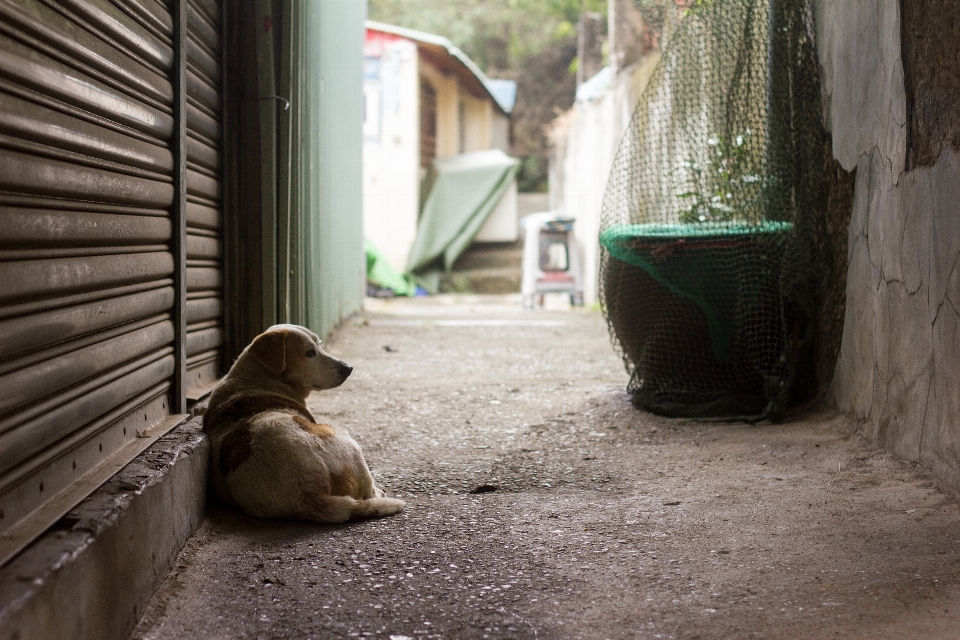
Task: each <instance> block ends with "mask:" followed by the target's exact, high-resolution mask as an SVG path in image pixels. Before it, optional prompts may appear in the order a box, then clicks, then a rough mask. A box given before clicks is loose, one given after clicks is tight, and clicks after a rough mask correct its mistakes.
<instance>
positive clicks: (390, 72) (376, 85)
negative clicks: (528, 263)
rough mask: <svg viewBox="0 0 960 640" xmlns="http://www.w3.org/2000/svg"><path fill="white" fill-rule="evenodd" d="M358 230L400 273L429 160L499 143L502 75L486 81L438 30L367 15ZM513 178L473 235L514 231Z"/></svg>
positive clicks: (507, 105)
mask: <svg viewBox="0 0 960 640" xmlns="http://www.w3.org/2000/svg"><path fill="white" fill-rule="evenodd" d="M364 61H365V68H364V104H365V106H364V122H363V139H364V148H363V228H364V236H365V237H366V238H367V239H368V240H369V241H370V242H372V243H373V245H374V246H375V247H377V249H379V250H380V252H381V253H382V254H383V256H384V258H385V259H386V260H387V261H388V262H389V263H390V264H391V266H393V267H394V268H395V269H397V270H398V271H400V272H403V271H405V270H406V267H407V257H408V255H409V252H410V248H411V246H412V245H413V242H414V238H415V237H416V233H417V219H418V214H419V211H420V203H421V197H422V195H425V194H421V192H420V185H421V181H422V179H423V177H424V176H425V175H426V170H427V168H429V166H430V163H431V162H432V161H433V159H434V158H444V157H448V156H454V155H458V154H461V153H468V152H471V151H484V150H487V149H501V150H503V151H504V152H506V151H507V150H508V148H509V143H510V140H509V131H510V115H509V114H510V110H511V109H512V108H513V102H514V98H515V95H516V84H515V83H513V82H511V81H504V80H490V79H488V78H486V76H484V74H483V72H482V71H480V69H479V68H478V67H477V66H476V65H475V64H474V63H473V61H471V60H470V58H468V57H467V56H466V55H465V54H464V53H463V52H462V51H460V49H458V48H457V47H455V46H453V44H452V43H451V42H450V41H449V40H447V39H446V38H444V37H441V36H436V35H432V34H429V33H424V32H422V31H414V30H412V29H405V28H402V27H396V26H392V25H386V24H381V23H378V22H371V21H368V22H367V23H366V40H365V45H364ZM516 201H517V191H516V184H515V183H514V185H513V186H512V187H511V188H510V189H509V190H508V191H507V193H506V195H504V196H503V199H502V200H501V202H500V205H499V206H498V207H497V209H495V210H494V212H493V213H492V214H491V215H490V218H489V219H488V221H487V224H486V225H485V226H484V227H483V228H482V229H481V230H480V232H479V233H478V234H477V236H476V238H475V240H476V241H481V242H482V241H507V242H509V241H513V240H515V239H516V237H517V235H516V234H517V224H516V220H517V213H516Z"/></svg>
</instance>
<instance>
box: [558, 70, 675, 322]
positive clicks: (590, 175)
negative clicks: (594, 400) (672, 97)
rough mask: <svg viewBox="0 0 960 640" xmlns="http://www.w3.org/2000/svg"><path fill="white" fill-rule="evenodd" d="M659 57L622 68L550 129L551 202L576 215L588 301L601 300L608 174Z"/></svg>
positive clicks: (584, 287)
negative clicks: (602, 224)
mask: <svg viewBox="0 0 960 640" xmlns="http://www.w3.org/2000/svg"><path fill="white" fill-rule="evenodd" d="M657 58H658V57H657V56H650V57H648V58H646V59H644V60H643V61H641V62H640V63H639V64H637V65H633V66H631V67H628V68H626V69H623V70H622V71H620V72H619V73H618V74H616V75H615V76H614V77H613V79H612V80H611V81H610V84H609V85H608V87H607V89H606V91H605V92H603V93H602V95H600V96H598V97H596V98H595V99H592V100H582V101H578V102H577V103H576V104H575V105H574V108H573V110H572V111H570V112H569V113H567V114H565V115H564V116H563V122H562V124H560V126H559V127H558V128H556V129H555V130H554V131H553V133H552V134H551V141H552V143H553V146H554V153H553V154H552V156H551V158H550V165H551V166H550V208H551V209H553V210H556V211H560V212H562V213H564V214H565V215H568V216H571V217H573V218H576V223H575V225H574V230H575V232H576V235H577V238H578V240H579V242H580V246H581V249H582V253H581V255H582V258H583V262H582V265H583V297H584V304H586V305H592V304H594V303H596V302H597V283H598V278H599V257H600V243H599V240H598V238H599V237H600V212H601V209H602V208H603V193H604V191H605V190H606V188H607V179H608V178H609V177H610V169H611V168H612V167H613V159H614V157H615V156H616V154H617V149H618V148H619V146H620V138H621V137H623V132H624V131H625V130H626V128H627V125H628V124H629V122H630V118H631V116H632V115H633V111H634V108H635V107H636V104H637V99H638V97H639V95H640V92H642V91H643V88H644V87H646V84H647V82H648V81H649V79H650V75H651V73H652V72H653V69H654V67H655V66H656V62H657Z"/></svg>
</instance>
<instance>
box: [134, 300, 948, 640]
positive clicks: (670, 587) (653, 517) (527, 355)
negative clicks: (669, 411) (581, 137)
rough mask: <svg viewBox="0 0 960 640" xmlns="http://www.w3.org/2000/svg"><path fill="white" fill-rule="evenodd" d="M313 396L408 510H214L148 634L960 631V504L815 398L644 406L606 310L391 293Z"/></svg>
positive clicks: (333, 343) (337, 345)
mask: <svg viewBox="0 0 960 640" xmlns="http://www.w3.org/2000/svg"><path fill="white" fill-rule="evenodd" d="M328 348H329V349H330V350H331V351H332V352H333V353H335V354H336V355H338V356H340V357H342V358H344V359H345V360H346V361H347V362H349V363H350V364H352V365H353V366H354V373H353V376H352V377H351V378H350V379H349V380H348V381H347V382H346V383H345V384H344V385H343V386H342V387H340V388H338V389H335V390H333V391H327V392H323V393H318V394H315V395H314V396H312V397H311V398H310V407H311V409H312V410H313V411H314V414H315V415H316V416H317V418H318V420H321V421H324V422H331V423H335V424H338V425H339V426H342V427H345V428H347V429H348V430H349V431H350V433H351V434H352V435H353V436H354V437H355V438H356V439H357V440H358V441H359V442H360V444H361V446H362V447H363V448H364V452H365V454H366V456H367V460H368V462H369V464H370V466H371V468H372V470H373V473H374V476H375V478H376V479H377V481H378V483H379V484H380V485H381V486H382V487H384V488H385V489H386V490H387V492H388V494H392V495H396V496H399V497H402V498H404V499H405V500H407V505H408V506H407V510H406V511H405V512H404V513H403V514H401V515H399V516H395V517H392V518H387V519H383V520H377V521H371V522H364V523H357V524H350V525H343V526H319V525H312V524H308V523H298V522H276V521H266V520H258V519H255V518H250V517H247V516H244V515H242V514H240V513H237V512H233V511H229V510H227V509H223V508H220V507H217V506H216V505H212V506H211V509H210V512H209V515H208V517H207V520H206V522H205V523H204V524H203V526H202V527H201V528H200V530H199V531H198V532H197V534H196V535H195V536H194V537H193V538H192V539H191V540H190V541H189V542H188V544H187V546H186V547H185V549H184V550H183V552H182V553H181V555H180V558H179V561H178V564H177V566H176V568H175V569H174V571H173V572H172V573H171V574H170V575H169V576H168V577H167V579H166V581H165V582H164V583H163V585H162V586H161V588H160V589H159V591H158V592H157V593H156V595H155V596H154V598H153V600H152V602H151V604H150V606H149V608H148V610H147V612H146V614H145V615H144V617H143V619H142V620H141V622H140V625H139V626H138V627H137V629H136V630H135V631H134V633H133V635H132V638H145V639H146V638H156V639H160V638H178V639H179V638H183V639H199V638H349V637H360V638H367V637H371V638H383V639H387V638H391V639H392V640H407V639H412V638H447V639H458V638H544V639H547V638H564V639H565V638H590V639H593V638H597V639H604V638H610V639H614V638H701V639H707V638H750V637H758V638H784V639H787V638H789V639H795V638H833V637H842V638H871V639H873V638H897V639H900V638H960V509H958V500H957V496H956V495H951V494H950V493H948V492H945V491H943V490H941V489H939V488H938V487H937V485H936V483H935V482H934V481H933V480H932V479H931V477H930V476H928V475H927V474H925V473H924V471H923V469H919V468H916V467H914V466H912V465H909V464H905V463H903V462H900V461H898V460H896V459H894V458H892V457H891V456H889V455H888V454H886V453H883V452H880V451H876V450H874V449H871V448H869V447H867V446H866V445H865V444H864V443H863V442H862V441H861V440H860V439H859V438H858V437H857V435H856V425H853V424H851V423H849V422H848V421H847V420H845V419H844V418H842V417H839V416H837V415H835V414H832V413H829V412H827V411H824V410H811V411H807V412H806V413H803V414H801V415H797V416H794V417H792V418H791V419H789V420H787V421H786V422H784V423H782V424H778V425H769V424H766V425H756V426H752V425H744V424H722V423H708V422H697V421H684V420H671V419H665V418H659V417H657V416H653V415H650V414H647V413H644V412H640V411H637V410H635V409H633V408H632V406H631V405H630V404H629V401H628V398H627V396H626V394H625V392H624V390H623V389H624V386H625V384H626V381H627V376H626V374H625V373H624V371H623V367H622V365H621V363H620V361H619V359H618V358H617V357H616V356H615V355H614V353H613V351H612V349H611V347H610V344H609V340H608V338H607V333H606V325H605V324H604V322H603V318H602V317H601V315H600V314H599V313H598V312H589V311H566V312H563V311H537V312H524V311H523V310H522V309H520V307H519V304H518V303H516V302H515V301H514V300H512V299H504V298H454V297H443V296H441V297H438V298H433V299H428V300H421V299H417V300H398V301H390V302H389V303H385V302H380V301H370V303H369V305H368V311H367V312H366V313H365V314H364V316H363V317H362V318H358V319H355V320H354V321H353V322H350V323H348V324H347V325H346V326H344V327H343V328H342V329H340V330H339V331H338V332H337V334H336V335H335V336H334V337H333V338H332V339H331V340H330V341H329V342H328Z"/></svg>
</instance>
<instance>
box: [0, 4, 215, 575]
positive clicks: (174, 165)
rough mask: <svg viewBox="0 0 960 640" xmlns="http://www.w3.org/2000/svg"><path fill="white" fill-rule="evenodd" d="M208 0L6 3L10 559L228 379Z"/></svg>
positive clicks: (4, 264)
mask: <svg viewBox="0 0 960 640" xmlns="http://www.w3.org/2000/svg"><path fill="white" fill-rule="evenodd" d="M201 4H202V5H203V6H200V5H201ZM209 4H210V3H199V2H198V3H197V6H195V7H194V6H191V7H190V10H189V11H186V12H183V11H179V10H176V9H175V8H174V10H173V11H172V10H171V8H170V7H168V6H166V5H165V4H161V3H160V2H157V0H118V1H117V2H116V3H115V4H110V3H109V2H106V1H105V0H60V1H59V2H53V1H52V0H51V1H50V2H45V3H39V2H21V3H12V2H10V1H9V0H0V563H2V562H4V561H5V560H6V559H7V557H8V556H9V554H10V553H12V551H11V550H13V551H15V550H16V548H17V547H18V546H19V547H22V546H23V543H24V541H27V542H28V541H29V539H30V537H31V535H29V534H26V533H25V531H27V530H28V529H29V530H33V531H36V530H37V528H38V527H39V529H40V530H42V529H43V528H45V527H46V526H48V525H49V524H51V523H52V521H53V520H55V519H56V518H58V517H59V516H60V515H62V513H64V512H65V511H66V510H68V509H69V508H71V507H72V506H73V504H75V503H76V501H78V500H79V499H80V498H82V497H83V495H85V493H86V492H89V490H92V489H93V488H95V486H96V484H98V483H99V482H101V481H102V480H103V479H105V478H103V477H102V476H103V469H105V468H107V467H109V464H115V463H116V462H117V459H118V455H120V454H123V453H124V452H126V453H129V452H130V451H134V450H136V449H142V446H139V447H138V446H137V445H138V441H141V440H147V439H146V438H144V436H150V435H155V434H156V433H157V429H158V428H165V427H164V424H166V425H167V426H169V424H171V420H170V416H171V414H175V413H177V412H179V411H182V407H183V397H184V395H185V392H186V391H187V388H189V387H196V386H199V385H203V384H206V383H208V382H209V381H210V380H212V379H213V378H214V377H215V376H216V368H215V365H214V364H213V362H214V358H216V357H217V351H216V350H217V348H218V346H219V344H220V342H221V340H222V329H221V328H220V326H219V325H220V316H221V307H222V304H221V302H220V293H219V289H220V287H221V280H222V278H221V276H220V273H221V270H220V266H219V265H220V262H219V261H220V252H221V248H220V239H219V235H218V234H219V231H218V230H219V228H220V224H221V222H220V220H221V215H220V211H219V201H220V193H219V181H218V179H217V171H218V168H219V163H220V159H219V154H218V152H217V145H218V142H219V136H220V134H219V122H218V118H217V116H216V114H217V113H218V112H219V108H220V106H219V96H218V95H217V94H218V91H219V89H218V87H219V56H218V55H217V52H218V51H219V32H218V28H219V27H218V26H217V25H218V20H219V17H218V16H219V11H218V10H216V7H215V6H208V5H209ZM181 14H183V15H182V17H181ZM184 23H188V24H189V29H188V31H189V33H190V36H189V38H186V37H185V36H183V35H181V34H182V33H183V32H184V31H187V30H185V29H184V28H183V27H182V26H180V25H183V24H184ZM184 40H186V41H187V42H189V46H188V47H186V49H187V56H186V58H187V66H188V69H189V72H188V73H187V74H186V77H184V74H183V72H182V69H183V64H184V63H183V62H182V55H181V52H182V51H183V49H184V47H183V46H182V45H179V46H178V45H177V44H176V43H177V42H178V41H179V42H183V41H184ZM184 85H186V86H188V87H189V94H190V97H189V100H188V105H187V110H186V111H187V119H186V122H187V124H186V126H188V127H189V129H190V135H187V136H184V124H183V118H182V117H181V114H182V113H183V106H182V105H183V104H184V101H185V98H184V95H183V91H182V90H178V87H182V86H184ZM181 149H183V150H184V151H183V152H181ZM184 155H186V156H187V158H188V161H189V165H188V166H185V163H184V161H183V157H184ZM177 176H181V177H180V178H179V179H178V177H177ZM184 178H185V180H184ZM184 182H185V184H186V193H185V192H184V188H183V186H182V185H183V183H184ZM185 204H186V206H184V205H185ZM187 228H189V233H187ZM185 290H186V292H187V293H186V295H185V294H184V291H185ZM185 298H189V299H188V300H187V299H185ZM187 323H189V331H187V332H185V331H184V325H186V324H187ZM188 355H189V359H187V356H188ZM191 376H193V378H191ZM121 457H122V456H121ZM98 469H99V470H100V471H98ZM98 473H99V475H98ZM107 477H109V476H107ZM97 478H101V479H100V480H99V481H98V480H97ZM84 486H86V487H87V488H86V489H84V488H83V487H84ZM78 490H79V491H80V493H79V494H78ZM78 496H79V497H78ZM25 536H26V537H25Z"/></svg>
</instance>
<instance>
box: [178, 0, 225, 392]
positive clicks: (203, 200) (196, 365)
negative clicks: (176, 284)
mask: <svg viewBox="0 0 960 640" xmlns="http://www.w3.org/2000/svg"><path fill="white" fill-rule="evenodd" d="M220 33H221V31H220V6H219V3H218V2H214V1H213V0H191V1H190V2H189V3H188V5H187V74H186V82H187V84H186V89H187V138H186V152H187V172H186V176H187V202H186V210H187V217H186V234H187V235H186V239H187V242H186V257H187V265H186V266H187V270H186V295H187V301H186V322H187V326H186V330H187V334H186V355H187V364H186V366H187V371H186V387H187V397H188V398H189V399H197V398H199V397H200V396H201V395H202V393H203V392H204V391H209V389H210V388H211V387H212V385H214V384H215V383H216V379H217V376H218V373H219V364H220V347H221V345H222V344H223V322H222V316H223V294H222V291H223V243H222V240H221V238H222V234H221V229H222V227H223V220H222V207H221V197H222V194H221V184H220V175H221V167H220V164H221V137H222V135H221V114H222V111H223V108H222V105H221V104H220V101H221V95H222V92H221V88H220V87H221V83H222V77H223V76H222V73H221V69H220V64H221V60H220V52H221V46H220Z"/></svg>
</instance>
